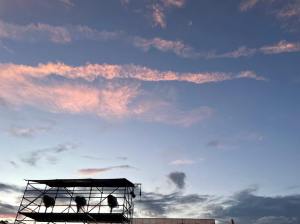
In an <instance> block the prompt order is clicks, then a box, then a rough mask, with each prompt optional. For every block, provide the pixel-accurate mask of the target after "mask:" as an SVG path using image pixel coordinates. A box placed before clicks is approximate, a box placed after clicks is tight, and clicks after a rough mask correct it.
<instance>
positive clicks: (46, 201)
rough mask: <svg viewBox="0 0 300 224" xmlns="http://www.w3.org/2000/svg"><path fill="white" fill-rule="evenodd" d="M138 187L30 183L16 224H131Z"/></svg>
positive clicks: (100, 182) (104, 182)
mask: <svg viewBox="0 0 300 224" xmlns="http://www.w3.org/2000/svg"><path fill="white" fill-rule="evenodd" d="M136 187H139V184H133V183H132V182H130V181H129V180H127V179H124V178H122V179H55V180H27V186H26V189H25V191H24V195H23V197H22V200H21V204H20V207H19V210H18V213H17V216H16V219H15V223H14V224H31V223H37V222H48V223H49V222H52V223H56V222H65V223H67V222H71V223H72V222H74V223H75V222H82V223H88V222H91V223H128V224H131V223H132V217H133V210H134V204H133V199H134V198H135V189H136Z"/></svg>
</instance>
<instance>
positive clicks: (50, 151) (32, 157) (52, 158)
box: [21, 144, 76, 166]
mask: <svg viewBox="0 0 300 224" xmlns="http://www.w3.org/2000/svg"><path fill="white" fill-rule="evenodd" d="M74 148H76V145H74V144H60V145H58V146H55V147H53V148H45V149H38V150H35V151H32V152H30V153H27V154H26V155H24V156H23V157H22V158H21V161H22V162H24V163H26V164H28V165H30V166H36V165H37V163H39V162H43V163H44V162H45V161H47V162H50V163H56V162H57V159H58V154H60V153H63V152H66V151H69V150H72V149H74Z"/></svg>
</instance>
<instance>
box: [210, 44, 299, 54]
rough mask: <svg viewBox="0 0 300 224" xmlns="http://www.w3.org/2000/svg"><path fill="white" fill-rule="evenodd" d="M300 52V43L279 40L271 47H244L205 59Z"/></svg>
mask: <svg viewBox="0 0 300 224" xmlns="http://www.w3.org/2000/svg"><path fill="white" fill-rule="evenodd" d="M292 52H300V42H289V41H286V40H281V41H279V42H278V43H275V44H272V45H265V46H262V47H259V48H247V47H245V46H242V47H239V48H238V49H236V50H233V51H230V52H225V53H215V52H213V53H210V54H208V56H207V58H240V57H249V56H253V55H254V54H265V55H270V54H283V53H292Z"/></svg>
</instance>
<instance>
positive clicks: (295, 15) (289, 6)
mask: <svg viewBox="0 0 300 224" xmlns="http://www.w3.org/2000/svg"><path fill="white" fill-rule="evenodd" d="M257 5H261V6H263V7H264V8H265V10H266V12H267V13H268V14H271V15H274V16H275V17H276V18H277V19H278V20H279V21H280V22H281V23H282V25H283V27H284V28H288V30H290V31H297V32H298V31H299V24H300V1H299V0H276V1H275V0H243V1H242V2H241V3H240V6H239V9H240V11H241V12H246V11H249V10H251V9H253V8H255V6H257Z"/></svg>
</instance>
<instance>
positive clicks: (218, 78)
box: [0, 63, 264, 135]
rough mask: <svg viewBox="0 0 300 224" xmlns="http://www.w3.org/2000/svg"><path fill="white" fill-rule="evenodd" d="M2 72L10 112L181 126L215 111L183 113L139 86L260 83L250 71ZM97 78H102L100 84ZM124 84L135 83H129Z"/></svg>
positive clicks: (44, 67) (117, 68)
mask: <svg viewBox="0 0 300 224" xmlns="http://www.w3.org/2000/svg"><path fill="white" fill-rule="evenodd" d="M0 69H1V70H0V98H1V99H2V100H3V101H4V102H5V104H7V105H11V106H12V107H24V106H29V107H35V108H38V109H41V110H46V111H49V112H52V113H70V114H79V113H81V114H93V115H97V116H99V117H101V118H105V119H111V118H114V119H115V118H135V119H141V120H144V121H148V122H161V123H166V124H174V125H181V126H190V125H192V124H195V123H198V122H200V121H203V120H204V119H206V118H209V117H210V116H211V115H212V114H213V109H211V108H209V107H207V106H200V107H198V108H193V109H190V110H185V109H181V108H180V107H179V106H177V105H176V104H174V103H171V102H168V101H166V100H163V99H144V93H145V92H144V91H142V90H141V89H140V84H139V83H138V81H143V82H160V81H177V82H189V83H194V84H204V83H214V82H222V81H225V80H233V79H241V78H247V79H256V80H263V79H264V78H263V77H261V76H259V75H256V74H255V73H254V72H251V71H242V72H240V73H237V74H230V73H222V72H199V73H178V72H174V71H159V70H155V69H151V68H147V67H142V66H138V65H110V64H86V65H84V66H69V65H66V64H63V63H48V64H39V65H37V66H28V65H18V64H0ZM55 77H56V78H55ZM57 77H61V78H59V79H57ZM99 79H103V82H101V83H102V84H99V81H97V80H99ZM128 79H129V80H136V81H135V82H130V83H128V82H126V80H128ZM16 131H18V130H14V132H15V133H16ZM30 132H32V130H20V131H18V132H17V134H19V135H22V134H23V135H24V134H25V135H28V134H29V133H30Z"/></svg>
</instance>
